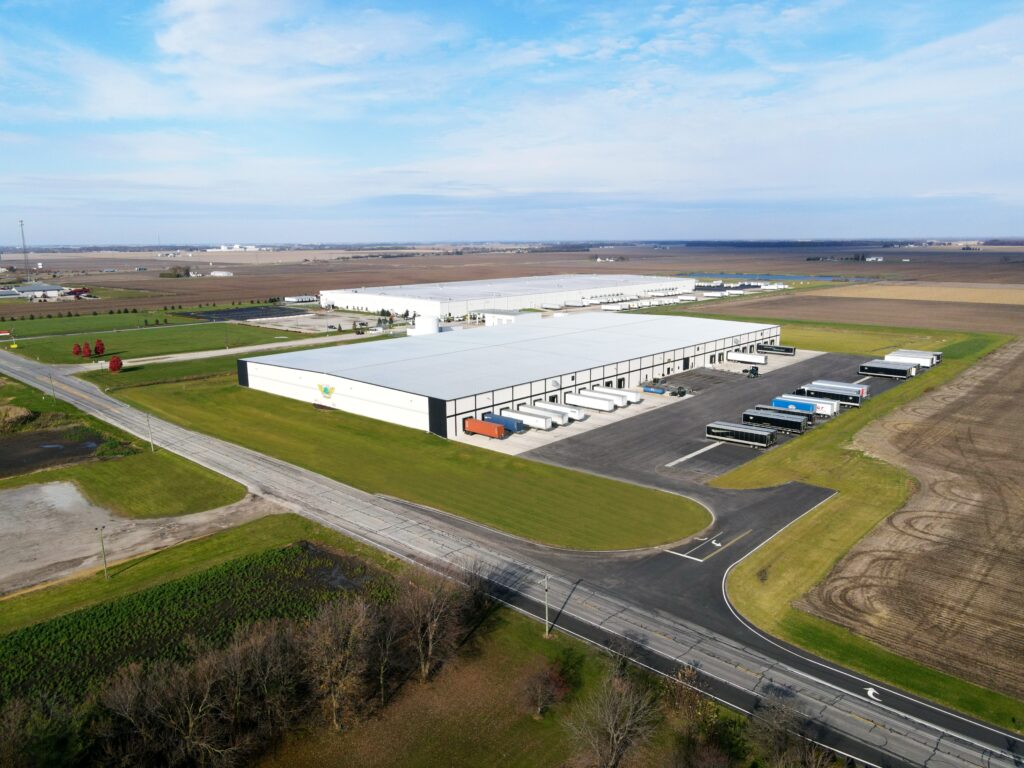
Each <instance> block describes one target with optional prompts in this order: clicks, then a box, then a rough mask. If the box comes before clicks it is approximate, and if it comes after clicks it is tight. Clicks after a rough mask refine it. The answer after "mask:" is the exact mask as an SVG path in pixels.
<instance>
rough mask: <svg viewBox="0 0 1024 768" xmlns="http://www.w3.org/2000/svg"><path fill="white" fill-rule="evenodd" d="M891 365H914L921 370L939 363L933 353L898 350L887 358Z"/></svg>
mask: <svg viewBox="0 0 1024 768" xmlns="http://www.w3.org/2000/svg"><path fill="white" fill-rule="evenodd" d="M885 359H886V361H887V362H890V363H913V364H914V365H916V366H918V367H920V368H931V367H932V366H933V365H936V363H937V361H936V359H935V357H934V354H933V353H932V352H911V351H910V350H906V349H897V350H894V351H892V352H890V353H889V354H887V355H886V356H885Z"/></svg>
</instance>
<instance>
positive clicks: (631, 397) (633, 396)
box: [591, 387, 643, 403]
mask: <svg viewBox="0 0 1024 768" xmlns="http://www.w3.org/2000/svg"><path fill="white" fill-rule="evenodd" d="M591 389H592V390H594V391H595V392H597V394H599V395H620V396H622V397H624V398H626V402H627V403H639V402H640V401H641V400H643V398H642V397H640V393H639V392H634V391H633V390H631V389H612V388H611V387H591Z"/></svg>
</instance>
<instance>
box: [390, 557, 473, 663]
mask: <svg viewBox="0 0 1024 768" xmlns="http://www.w3.org/2000/svg"><path fill="white" fill-rule="evenodd" d="M466 602H467V594H466V590H465V588H464V587H462V586H461V585H459V584H457V583H456V582H453V581H449V580H447V579H444V578H441V577H440V576H435V575H432V574H431V575H424V576H421V577H420V578H419V579H418V581H417V583H412V584H410V585H409V586H408V587H407V588H406V589H405V590H403V592H402V596H401V598H400V601H399V606H400V610H401V612H402V616H403V618H404V621H405V624H406V626H407V627H408V632H409V640H410V642H411V644H412V646H413V650H414V651H415V653H416V658H417V662H418V666H419V674H420V681H421V682H426V681H427V680H428V679H429V678H430V675H431V674H432V673H433V671H434V667H435V665H436V664H437V662H438V660H439V659H440V658H442V657H443V656H445V655H446V654H447V653H449V652H450V651H451V650H452V648H453V647H454V645H455V641H456V639H457V637H458V632H459V629H460V628H461V625H462V619H463V617H464V611H465V606H466Z"/></svg>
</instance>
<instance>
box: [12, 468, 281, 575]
mask: <svg viewBox="0 0 1024 768" xmlns="http://www.w3.org/2000/svg"><path fill="white" fill-rule="evenodd" d="M284 511H286V510H283V509H281V508H280V507H277V506H276V505H274V504H272V503H270V502H268V501H267V500H265V499H262V498H260V497H255V496H247V497H246V498H245V499H243V500H242V501H239V502H237V503H235V504H231V505H228V506H226V507H221V508H219V509H211V510H209V511H208V512H199V513H197V514H194V515H183V516H181V517H163V518H150V519H148V520H129V519H126V518H123V517H117V516H115V515H113V514H111V513H110V511H109V510H106V509H103V508H102V507H97V506H95V505H93V504H91V503H89V500H88V499H86V498H85V496H83V495H82V493H81V491H79V490H78V488H77V487H76V486H75V485H74V484H73V483H68V482H59V483H45V484H42V485H26V486H23V487H21V488H14V489H10V490H5V491H0V594H6V593H8V592H14V591H16V590H20V589H25V588H27V587H30V586H34V585H36V584H40V583H43V582H46V581H50V580H52V579H58V578H63V577H65V576H68V575H70V574H72V573H74V572H75V571H78V570H82V569H93V568H97V567H100V566H102V564H103V563H102V559H101V557H100V544H99V538H98V537H97V534H96V530H95V529H96V527H97V526H101V525H105V526H106V529H105V531H104V543H105V545H106V548H107V558H108V560H109V561H110V562H114V561H116V560H123V559H125V558H127V557H132V556H135V555H140V554H143V553H145V552H150V551H152V550H155V549H162V548H164V547H169V546H171V545H172V544H177V543H179V542H182V541H185V540H186V539H193V538H196V537H199V536H205V535H207V534H209V533H213V532H215V531H219V530H223V529H225V528H230V527H233V526H235V525H239V524H241V523H244V522H248V521H249V520H255V519H256V518H258V517H263V516H264V515H269V514H276V513H279V512H284Z"/></svg>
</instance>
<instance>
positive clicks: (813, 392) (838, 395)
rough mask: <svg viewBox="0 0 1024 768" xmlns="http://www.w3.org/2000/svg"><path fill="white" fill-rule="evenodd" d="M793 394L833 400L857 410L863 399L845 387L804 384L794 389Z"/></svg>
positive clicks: (857, 393)
mask: <svg viewBox="0 0 1024 768" xmlns="http://www.w3.org/2000/svg"><path fill="white" fill-rule="evenodd" d="M793 394H794V395H802V396H803V397H816V398H820V399H822V400H835V401H836V402H837V403H839V404H840V405H845V406H847V407H850V408H859V407H860V404H861V401H862V400H863V399H864V398H863V397H861V395H860V393H859V392H854V391H853V390H852V389H847V388H845V387H843V388H841V387H823V386H816V385H814V384H804V385H803V386H802V387H798V388H797V389H795V390H794V391H793Z"/></svg>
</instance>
